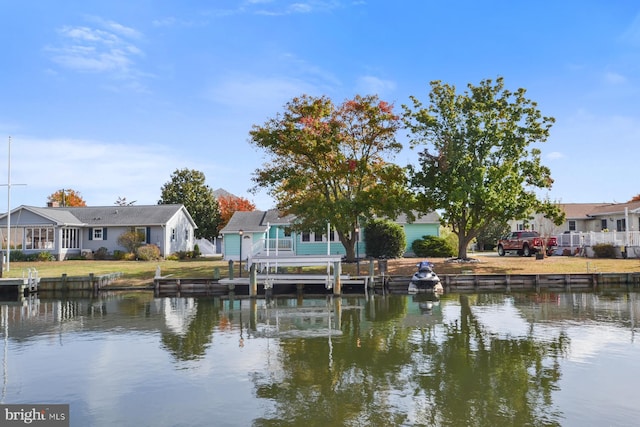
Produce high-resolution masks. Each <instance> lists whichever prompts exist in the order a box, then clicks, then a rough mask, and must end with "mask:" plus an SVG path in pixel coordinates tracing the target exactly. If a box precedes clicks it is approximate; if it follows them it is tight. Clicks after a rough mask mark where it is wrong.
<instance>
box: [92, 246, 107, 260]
mask: <svg viewBox="0 0 640 427" xmlns="http://www.w3.org/2000/svg"><path fill="white" fill-rule="evenodd" d="M108 257H109V249H107V248H105V247H104V246H101V247H100V248H98V250H97V251H95V252H94V253H93V259H107V258H108Z"/></svg>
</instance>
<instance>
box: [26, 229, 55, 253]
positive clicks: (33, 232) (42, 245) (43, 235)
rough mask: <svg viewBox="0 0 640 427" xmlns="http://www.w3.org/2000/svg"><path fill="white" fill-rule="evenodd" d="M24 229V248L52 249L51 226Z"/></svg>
mask: <svg viewBox="0 0 640 427" xmlns="http://www.w3.org/2000/svg"><path fill="white" fill-rule="evenodd" d="M24 231H25V233H24V248H25V249H53V228H52V227H41V228H40V227H27V228H25V229H24Z"/></svg>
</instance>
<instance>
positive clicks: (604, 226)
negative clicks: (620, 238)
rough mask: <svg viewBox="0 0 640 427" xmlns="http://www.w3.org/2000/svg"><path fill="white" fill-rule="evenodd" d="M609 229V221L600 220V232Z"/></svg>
mask: <svg viewBox="0 0 640 427" xmlns="http://www.w3.org/2000/svg"><path fill="white" fill-rule="evenodd" d="M607 228H609V226H608V225H607V220H606V219H601V220H600V230H606V229H607Z"/></svg>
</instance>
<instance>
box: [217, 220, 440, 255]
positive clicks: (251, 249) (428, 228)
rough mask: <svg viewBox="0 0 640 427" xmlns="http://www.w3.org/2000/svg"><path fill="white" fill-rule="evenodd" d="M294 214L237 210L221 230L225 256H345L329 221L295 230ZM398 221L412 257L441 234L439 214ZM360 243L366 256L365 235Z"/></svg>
mask: <svg viewBox="0 0 640 427" xmlns="http://www.w3.org/2000/svg"><path fill="white" fill-rule="evenodd" d="M294 221H295V216H293V215H287V216H281V215H280V213H279V212H278V211H277V210H275V209H272V210H268V211H251V212H235V213H234V214H233V216H232V217H231V219H230V220H229V222H228V223H227V225H226V226H225V227H224V228H223V229H222V230H221V231H220V234H221V235H222V237H223V240H222V241H223V255H224V258H225V259H227V260H234V261H237V260H239V259H240V258H242V259H243V260H246V259H247V258H251V257H253V256H258V255H265V254H266V253H267V252H268V253H269V255H276V254H278V255H283V256H296V255H300V256H313V255H345V253H346V251H345V249H344V246H343V245H342V243H341V242H340V240H339V238H338V234H337V232H335V231H334V230H332V229H331V224H327V229H323V230H313V231H304V232H295V231H293V230H292V229H291V224H293V222H294ZM395 222H396V223H398V224H400V225H401V226H402V227H403V228H404V232H405V235H406V248H405V255H407V256H412V255H413V253H412V252H411V244H412V243H413V241H414V240H417V239H421V238H422V237H423V236H439V235H440V216H439V215H438V214H437V213H436V212H433V213H429V214H427V215H422V216H418V217H417V218H416V219H415V221H413V222H409V221H408V220H407V217H406V216H405V215H401V216H399V217H398V218H397V219H396V221H395ZM361 233H362V234H361V235H362V239H361V240H360V241H359V242H358V244H357V249H356V253H357V255H359V256H360V257H365V256H366V253H365V248H366V235H364V233H363V232H361ZM240 242H242V243H240Z"/></svg>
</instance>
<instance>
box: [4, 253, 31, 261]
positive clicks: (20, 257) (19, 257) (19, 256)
mask: <svg viewBox="0 0 640 427" xmlns="http://www.w3.org/2000/svg"><path fill="white" fill-rule="evenodd" d="M9 260H10V261H11V262H14V261H18V262H19V261H28V257H27V255H26V254H25V253H24V252H22V251H11V253H10V255H9Z"/></svg>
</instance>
